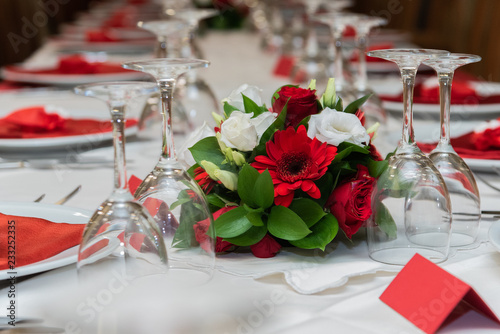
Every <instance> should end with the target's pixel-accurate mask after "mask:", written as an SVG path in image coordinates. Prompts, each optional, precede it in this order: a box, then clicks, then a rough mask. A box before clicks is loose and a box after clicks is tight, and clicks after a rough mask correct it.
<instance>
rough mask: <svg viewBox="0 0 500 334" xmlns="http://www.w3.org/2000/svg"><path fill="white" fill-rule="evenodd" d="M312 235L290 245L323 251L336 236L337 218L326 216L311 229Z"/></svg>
mask: <svg viewBox="0 0 500 334" xmlns="http://www.w3.org/2000/svg"><path fill="white" fill-rule="evenodd" d="M311 230H312V233H311V234H309V235H308V236H306V237H305V238H303V239H300V240H292V241H290V243H291V244H292V245H294V246H295V247H299V248H304V249H315V248H319V249H321V250H322V251H324V250H325V247H326V245H328V244H329V243H330V242H332V240H333V239H334V238H335V236H336V235H337V232H338V231H339V224H338V222H337V218H335V217H334V216H333V215H332V214H327V215H326V216H324V217H323V218H322V219H321V220H320V221H319V222H318V223H316V224H315V225H314V226H313V227H311Z"/></svg>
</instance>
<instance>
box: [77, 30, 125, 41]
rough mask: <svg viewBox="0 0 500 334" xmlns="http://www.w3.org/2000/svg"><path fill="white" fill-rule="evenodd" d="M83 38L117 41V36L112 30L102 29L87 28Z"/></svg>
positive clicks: (87, 39) (118, 39)
mask: <svg viewBox="0 0 500 334" xmlns="http://www.w3.org/2000/svg"><path fill="white" fill-rule="evenodd" d="M85 40H86V41H87V42H119V41H120V38H118V37H117V36H116V35H115V34H114V33H113V31H111V30H109V29H106V28H102V29H89V30H87V31H86V32H85Z"/></svg>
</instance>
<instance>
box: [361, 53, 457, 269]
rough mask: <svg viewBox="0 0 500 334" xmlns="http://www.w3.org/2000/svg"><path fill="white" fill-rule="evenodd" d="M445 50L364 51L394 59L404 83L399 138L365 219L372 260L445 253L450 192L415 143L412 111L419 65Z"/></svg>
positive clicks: (401, 260) (403, 261)
mask: <svg viewBox="0 0 500 334" xmlns="http://www.w3.org/2000/svg"><path fill="white" fill-rule="evenodd" d="M447 54H449V52H447V51H442V50H429V49H389V50H376V51H370V52H368V55H369V56H372V57H378V58H383V59H386V60H389V61H393V62H395V63H396V64H397V65H398V66H399V69H400V72H401V78H402V82H403V133H402V139H401V141H400V142H399V145H398V147H397V149H396V151H395V153H394V155H392V156H391V157H390V158H389V161H388V166H387V168H386V169H385V170H384V171H383V172H382V173H381V175H380V176H379V177H378V179H377V184H376V187H375V189H374V191H373V194H372V199H371V200H372V203H371V204H372V216H371V218H370V220H369V222H368V224H367V241H368V251H369V254H370V257H371V258H372V259H374V260H376V261H379V262H383V263H388V264H397V265H405V264H406V263H407V262H408V260H410V259H411V258H412V257H413V256H414V255H415V254H417V253H418V254H420V255H422V256H423V257H425V258H427V259H429V260H430V261H433V262H441V261H444V260H446V258H447V257H448V252H449V245H450V235H451V202H450V197H449V194H448V189H447V188H446V184H445V182H444V180H443V177H442V176H441V174H440V173H439V171H438V170H437V169H436V167H435V166H434V164H433V163H432V161H431V160H430V159H429V158H428V157H427V156H426V155H425V154H423V153H422V151H420V149H419V148H418V146H417V145H416V143H415V140H414V133H413V110H412V108H413V88H414V86H415V76H416V73H417V68H418V66H419V65H420V64H421V62H422V61H424V60H429V59H433V58H435V57H437V56H440V55H447Z"/></svg>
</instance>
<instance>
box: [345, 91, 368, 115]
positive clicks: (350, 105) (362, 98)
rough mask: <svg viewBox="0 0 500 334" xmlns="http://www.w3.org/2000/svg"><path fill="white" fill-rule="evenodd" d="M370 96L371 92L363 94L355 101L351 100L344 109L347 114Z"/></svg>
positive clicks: (351, 112)
mask: <svg viewBox="0 0 500 334" xmlns="http://www.w3.org/2000/svg"><path fill="white" fill-rule="evenodd" d="M370 96H372V94H368V95H365V96H363V97H361V98H359V99H357V100H356V101H353V102H351V103H350V104H349V105H348V106H347V107H346V108H345V110H344V112H346V113H348V114H354V113H355V112H356V111H357V110H358V109H359V108H360V107H361V106H362V105H363V103H365V102H366V100H368V99H369V98H370Z"/></svg>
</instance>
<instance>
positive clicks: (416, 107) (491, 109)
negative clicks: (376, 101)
mask: <svg viewBox="0 0 500 334" xmlns="http://www.w3.org/2000/svg"><path fill="white" fill-rule="evenodd" d="M382 105H383V107H384V108H385V109H387V110H389V111H393V112H401V113H402V112H403V103H402V102H393V101H382ZM413 112H414V113H423V114H434V115H436V116H439V113H440V107H439V104H424V103H414V104H413ZM456 113H462V114H466V115H468V114H469V113H472V114H496V115H500V104H497V103H492V104H478V105H466V104H452V105H451V114H452V116H453V114H456Z"/></svg>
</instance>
